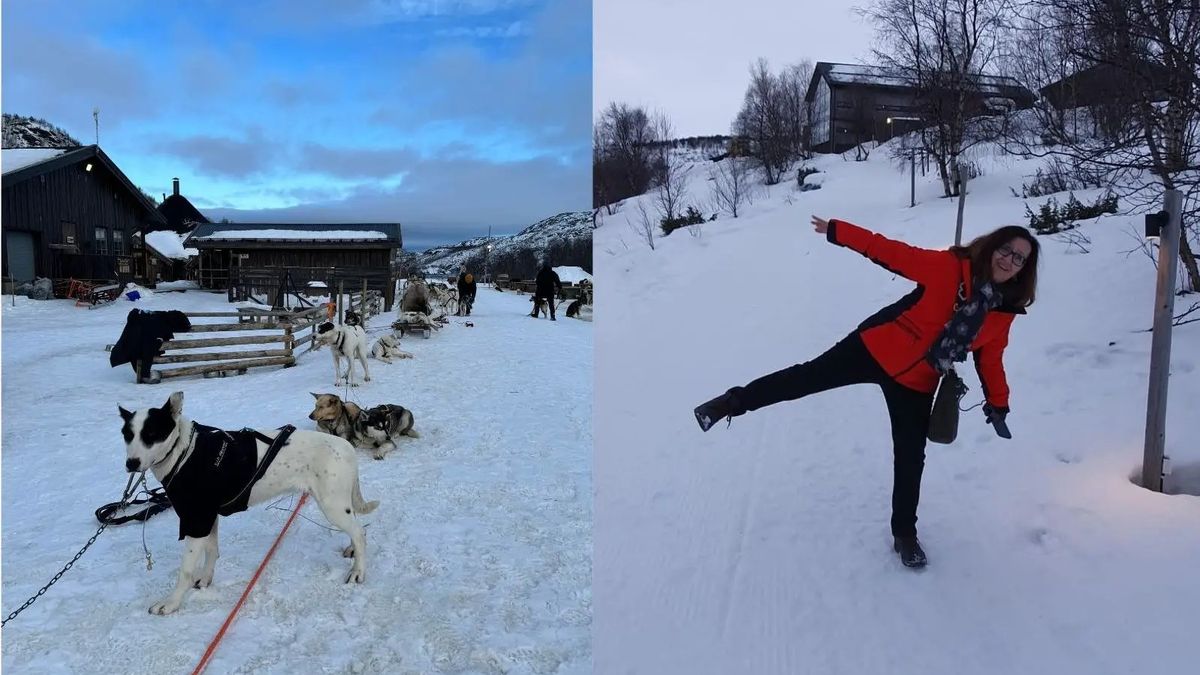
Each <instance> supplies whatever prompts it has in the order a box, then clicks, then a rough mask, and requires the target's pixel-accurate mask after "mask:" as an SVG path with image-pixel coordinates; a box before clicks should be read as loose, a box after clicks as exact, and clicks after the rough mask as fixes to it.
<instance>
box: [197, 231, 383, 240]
mask: <svg viewBox="0 0 1200 675" xmlns="http://www.w3.org/2000/svg"><path fill="white" fill-rule="evenodd" d="M387 238H388V235H387V233H386V232H378V231H375V232H372V231H366V230H357V231H347V230H315V231H314V230H304V231H301V230H218V231H216V232H213V233H212V234H206V235H204V236H202V237H196V239H272V240H275V239H278V240H288V241H307V240H318V239H319V240H326V239H387Z"/></svg>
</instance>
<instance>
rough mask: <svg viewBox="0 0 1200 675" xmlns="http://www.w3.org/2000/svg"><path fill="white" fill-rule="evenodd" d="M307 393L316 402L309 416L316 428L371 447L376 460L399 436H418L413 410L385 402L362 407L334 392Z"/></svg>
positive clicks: (366, 447) (356, 444)
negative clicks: (364, 408) (414, 427)
mask: <svg viewBox="0 0 1200 675" xmlns="http://www.w3.org/2000/svg"><path fill="white" fill-rule="evenodd" d="M309 393H310V394H312V395H313V398H315V399H317V402H316V407H315V408H313V411H312V412H311V413H309V415H308V419H310V420H313V421H315V422H316V423H317V429H318V430H319V431H323V432H325V433H327V434H331V435H333V436H337V437H338V438H343V439H345V440H347V441H349V442H350V443H351V444H352V445H353V446H354V447H356V448H362V449H364V450H372V451H373V453H372V456H373V457H374V458H375V459H383V458H384V457H386V456H387V453H388V452H390V451H391V450H395V449H396V441H397V440H398V439H399V438H400V437H401V436H408V437H410V438H420V437H421V436H420V434H418V433H417V431H416V429H413V414H412V412H411V411H410V410H408V409H407V408H405V407H403V406H399V405H393V404H390V403H384V404H383V405H377V406H375V407H374V408H368V409H366V410H363V409H362V408H360V407H359V406H358V405H356V404H354V403H351V402H350V401H343V400H342V399H341V398H339V397H338V395H337V394H316V393H313V392H309Z"/></svg>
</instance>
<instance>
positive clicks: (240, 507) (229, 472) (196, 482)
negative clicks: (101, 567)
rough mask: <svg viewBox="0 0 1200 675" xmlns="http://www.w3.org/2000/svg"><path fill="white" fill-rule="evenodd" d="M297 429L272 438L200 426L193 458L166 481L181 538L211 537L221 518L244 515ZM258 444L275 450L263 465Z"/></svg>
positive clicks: (280, 432) (243, 430)
mask: <svg viewBox="0 0 1200 675" xmlns="http://www.w3.org/2000/svg"><path fill="white" fill-rule="evenodd" d="M295 430H296V428H295V427H293V426H291V425H288V426H285V427H282V428H281V429H280V430H279V434H278V435H277V436H276V437H275V438H273V439H272V438H271V437H269V436H264V435H263V434H260V433H259V432H257V431H255V430H253V429H242V430H241V431H224V430H222V429H217V428H215V427H208V426H204V425H203V424H195V430H194V433H195V437H194V443H195V447H194V448H193V449H192V454H191V456H189V457H187V458H186V460H187V461H185V462H183V466H178V467H176V468H175V470H174V472H173V474H172V475H168V476H166V477H165V478H164V479H163V485H164V486H166V490H167V496H168V497H169V498H170V499H171V506H173V507H174V508H175V513H176V514H178V515H179V538H180V539H181V540H182V539H183V538H184V537H185V536H187V537H197V538H199V537H207V536H208V534H209V532H212V527H213V523H215V522H216V520H217V515H218V514H220V515H222V516H228V515H232V514H234V513H238V512H241V511H245V510H246V508H247V506H248V502H249V501H250V489H251V488H253V487H254V484H255V483H257V482H258V481H259V479H261V478H262V477H263V474H264V473H265V472H266V470H267V467H269V466H270V465H271V462H272V461H273V460H274V459H275V455H277V454H278V453H279V449H280V448H282V447H283V446H285V445H287V441H288V437H289V436H291V435H292V432H293V431H295ZM258 441H262V442H264V443H267V444H269V445H270V447H269V448H268V449H267V453H266V454H265V455H264V456H263V461H262V464H261V465H260V464H258V448H257V442H258Z"/></svg>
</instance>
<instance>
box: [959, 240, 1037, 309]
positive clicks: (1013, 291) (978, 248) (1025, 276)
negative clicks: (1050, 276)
mask: <svg viewBox="0 0 1200 675" xmlns="http://www.w3.org/2000/svg"><path fill="white" fill-rule="evenodd" d="M1014 239H1024V240H1025V241H1027V242H1029V256H1028V257H1026V259H1025V264H1024V265H1023V266H1022V267H1021V269H1019V270H1017V273H1016V274H1015V275H1014V276H1013V278H1012V279H1009V280H1008V281H1006V282H1004V283H1002V284H995V286H996V289H997V290H999V291H1000V294H1001V295H1002V296H1003V297H1004V302H1005V303H1006V304H1011V305H1016V306H1017V307H1028V306H1030V305H1032V304H1033V300H1034V296H1035V295H1036V291H1037V263H1038V252H1039V250H1040V249H1041V247H1040V245H1039V244H1038V241H1037V239H1035V238H1034V236H1033V235H1032V234H1030V232H1029V230H1027V229H1025V228H1024V227H1021V226H1020V225H1006V226H1004V227H1001V228H1000V229H998V230H994V231H992V232H989V233H988V234H985V235H983V236H980V237H976V238H975V239H974V240H973V241H971V243H969V244H967V245H966V246H953V247H951V248H950V250H951V251H953V252H954V253H955V254H956V255H958V256H959V257H962V258H968V259H970V261H971V274H972V277H973V279H972V281H973V282H974V283H975V284H981V283H985V282H988V281H991V280H992V256H993V255H994V254H995V253H996V250H997V249H999V248H1000V247H1002V246H1004V245H1005V244H1007V243H1009V242H1010V241H1012V240H1014Z"/></svg>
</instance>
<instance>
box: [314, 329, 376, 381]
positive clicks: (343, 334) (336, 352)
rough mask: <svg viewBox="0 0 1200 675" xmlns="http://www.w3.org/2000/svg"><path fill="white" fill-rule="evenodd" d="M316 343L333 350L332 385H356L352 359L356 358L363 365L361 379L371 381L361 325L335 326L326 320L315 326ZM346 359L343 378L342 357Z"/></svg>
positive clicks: (363, 331)
mask: <svg viewBox="0 0 1200 675" xmlns="http://www.w3.org/2000/svg"><path fill="white" fill-rule="evenodd" d="M317 343H318V344H322V345H328V346H329V350H330V351H331V352H333V386H335V387H340V386H342V385H343V384H349V385H350V386H351V387H357V386H358V383H357V382H355V381H354V360H355V359H358V361H359V362H360V363H362V367H363V380H364V381H366V382H370V381H371V371H370V369H369V368H367V332H366V331H365V330H363V327H362V326H359V325H351V324H343V325H341V326H335V325H334V324H333V322H331V321H326V322H325V323H323V324H321V325H319V326H317ZM343 357H345V359H346V364H347V365H346V373H345V379H343V375H342V358H343Z"/></svg>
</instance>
